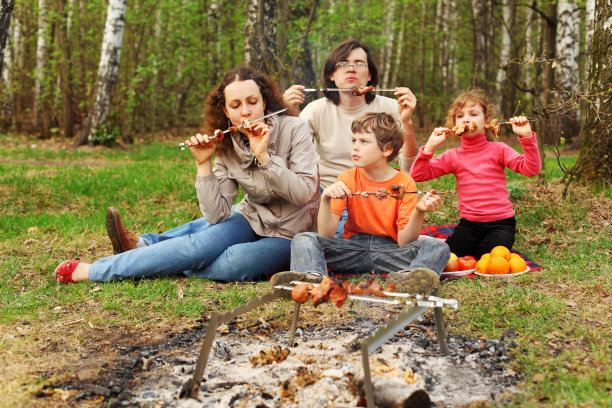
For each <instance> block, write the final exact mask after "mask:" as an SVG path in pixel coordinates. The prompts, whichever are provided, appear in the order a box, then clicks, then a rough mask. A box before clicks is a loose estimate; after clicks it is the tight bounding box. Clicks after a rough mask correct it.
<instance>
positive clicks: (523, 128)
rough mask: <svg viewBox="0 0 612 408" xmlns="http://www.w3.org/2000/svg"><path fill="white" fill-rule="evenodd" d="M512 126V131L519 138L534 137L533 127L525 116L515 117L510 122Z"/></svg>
mask: <svg viewBox="0 0 612 408" xmlns="http://www.w3.org/2000/svg"><path fill="white" fill-rule="evenodd" d="M508 122H510V123H511V124H512V131H513V132H514V133H515V134H516V135H518V137H530V136H531V135H532V132H531V125H529V120H527V118H526V117H525V116H515V117H513V118H510V120H509V121H508Z"/></svg>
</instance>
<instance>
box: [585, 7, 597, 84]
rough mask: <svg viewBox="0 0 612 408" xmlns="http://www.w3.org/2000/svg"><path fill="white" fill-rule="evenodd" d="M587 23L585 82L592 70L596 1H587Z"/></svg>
mask: <svg viewBox="0 0 612 408" xmlns="http://www.w3.org/2000/svg"><path fill="white" fill-rule="evenodd" d="M584 14H585V22H584V25H585V27H584V30H585V33H584V45H585V53H586V60H585V62H584V82H585V83H586V82H587V81H588V79H589V70H590V68H591V51H592V44H593V27H594V20H595V0H586V10H585V12H584Z"/></svg>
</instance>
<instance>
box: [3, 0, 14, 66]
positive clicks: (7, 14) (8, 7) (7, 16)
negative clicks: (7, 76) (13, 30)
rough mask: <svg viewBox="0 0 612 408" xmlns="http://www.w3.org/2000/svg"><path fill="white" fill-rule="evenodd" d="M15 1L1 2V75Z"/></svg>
mask: <svg viewBox="0 0 612 408" xmlns="http://www.w3.org/2000/svg"><path fill="white" fill-rule="evenodd" d="M14 4H15V2H14V0H0V73H1V72H2V61H3V60H4V49H5V47H6V39H7V38H8V33H9V27H10V26H11V13H12V12H13V5H14Z"/></svg>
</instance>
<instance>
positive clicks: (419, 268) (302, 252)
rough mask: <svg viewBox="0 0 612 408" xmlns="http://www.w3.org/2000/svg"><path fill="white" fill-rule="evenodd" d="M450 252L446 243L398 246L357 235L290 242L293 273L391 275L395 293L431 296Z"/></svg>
mask: <svg viewBox="0 0 612 408" xmlns="http://www.w3.org/2000/svg"><path fill="white" fill-rule="evenodd" d="M449 257H450V251H449V249H448V246H447V245H446V243H444V242H442V241H440V240H437V239H424V240H420V241H414V242H411V243H408V244H406V245H404V246H402V247H399V246H398V245H397V243H396V242H395V241H394V240H393V239H392V238H390V237H380V236H376V235H370V234H358V235H353V236H351V237H349V238H348V239H335V238H327V237H325V236H323V235H320V234H317V233H314V232H305V233H301V234H298V235H296V236H295V237H294V238H293V240H292V242H291V270H292V271H296V272H301V273H311V274H312V273H314V274H318V275H320V276H326V275H327V268H330V269H331V270H332V271H336V272H349V273H354V274H371V273H374V274H388V279H389V281H393V282H396V290H398V291H400V292H407V293H425V294H427V293H429V292H430V291H431V290H432V289H433V288H434V287H436V286H437V285H438V283H439V279H438V277H439V276H440V274H441V272H442V270H443V269H444V266H445V265H446V263H447V262H448V258H449Z"/></svg>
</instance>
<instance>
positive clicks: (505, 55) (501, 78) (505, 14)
mask: <svg viewBox="0 0 612 408" xmlns="http://www.w3.org/2000/svg"><path fill="white" fill-rule="evenodd" d="M500 7H501V9H502V10H501V11H502V13H501V24H500V25H499V30H500V31H501V46H500V48H499V52H500V54H499V64H498V65H506V64H507V63H508V60H509V59H510V50H511V48H512V43H511V41H510V30H511V29H512V27H513V25H512V13H513V9H512V7H513V6H512V5H509V4H502V5H500ZM495 82H496V83H495V88H496V90H497V92H496V93H497V94H498V95H499V99H498V101H497V103H498V104H499V108H500V109H499V111H500V112H503V114H504V116H506V113H507V112H504V109H503V108H504V106H505V105H506V104H507V98H506V93H505V92H503V90H504V89H505V88H508V87H506V86H504V82H506V72H505V71H504V70H503V69H499V70H498V71H497V80H496V81H495ZM510 88H514V87H510ZM512 102H514V101H512Z"/></svg>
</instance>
